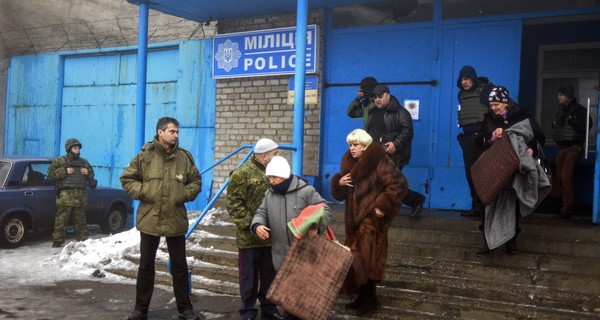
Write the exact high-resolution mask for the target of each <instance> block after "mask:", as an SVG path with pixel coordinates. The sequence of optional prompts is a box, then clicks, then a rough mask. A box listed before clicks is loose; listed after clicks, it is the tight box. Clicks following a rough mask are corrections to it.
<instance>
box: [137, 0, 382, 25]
mask: <svg viewBox="0 0 600 320" xmlns="http://www.w3.org/2000/svg"><path fill="white" fill-rule="evenodd" d="M127 1H128V2H130V3H132V4H135V5H139V3H140V2H142V1H143V0H127ZM373 2H381V0H309V1H308V9H309V10H311V9H321V8H335V7H344V6H351V5H358V4H365V3H373ZM148 5H149V8H150V9H152V10H156V11H160V12H162V13H166V14H170V15H174V16H177V17H181V18H185V19H188V20H192V21H198V22H208V21H214V20H226V19H240V18H247V17H255V16H264V15H279V14H293V13H296V9H297V1H296V0H150V1H148Z"/></svg>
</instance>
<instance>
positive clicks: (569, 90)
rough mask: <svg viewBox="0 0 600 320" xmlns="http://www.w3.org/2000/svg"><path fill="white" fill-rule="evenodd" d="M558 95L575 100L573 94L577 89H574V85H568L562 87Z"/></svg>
mask: <svg viewBox="0 0 600 320" xmlns="http://www.w3.org/2000/svg"><path fill="white" fill-rule="evenodd" d="M558 93H560V94H562V95H563V96H565V97H567V98H569V99H570V98H573V94H574V93H575V89H574V88H573V86H572V85H570V84H568V85H566V86H564V87H560V88H559V89H558Z"/></svg>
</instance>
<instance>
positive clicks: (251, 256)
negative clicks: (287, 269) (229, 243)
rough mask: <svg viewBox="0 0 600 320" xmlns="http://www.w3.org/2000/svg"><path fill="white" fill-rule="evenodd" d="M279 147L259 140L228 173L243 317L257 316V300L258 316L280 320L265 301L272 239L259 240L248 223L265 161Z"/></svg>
mask: <svg viewBox="0 0 600 320" xmlns="http://www.w3.org/2000/svg"><path fill="white" fill-rule="evenodd" d="M278 147H279V146H278V145H277V144H276V143H275V142H273V140H271V139H260V140H258V142H257V143H256V146H255V147H254V155H253V156H252V157H251V158H250V160H248V161H247V162H246V163H244V164H243V165H242V166H240V167H239V168H238V169H236V170H235V171H233V172H231V175H230V181H229V185H228V186H227V211H228V212H229V214H230V215H231V217H232V218H233V222H235V224H236V226H237V233H236V242H237V246H238V268H239V284H240V296H241V298H242V304H241V305H240V308H239V313H240V316H241V318H242V319H256V317H257V315H258V311H257V310H256V308H254V305H255V304H256V300H257V299H258V300H259V301H260V308H261V313H262V315H261V319H283V316H282V315H281V314H279V312H278V311H277V307H276V306H275V305H274V304H273V303H272V302H270V301H269V300H267V297H266V296H267V291H268V290H269V287H270V286H271V282H273V278H274V277H275V273H276V271H275V268H274V267H273V259H272V256H271V240H261V239H259V238H258V237H256V236H255V235H253V234H252V233H251V232H250V222H251V221H252V218H253V217H254V214H255V213H256V209H258V207H260V204H261V203H262V201H263V198H264V196H265V192H266V191H267V189H268V188H269V186H270V185H269V179H268V178H267V176H266V175H265V168H266V166H267V164H268V163H269V162H270V161H271V159H273V157H274V156H276V155H277V154H278V150H277V148H278Z"/></svg>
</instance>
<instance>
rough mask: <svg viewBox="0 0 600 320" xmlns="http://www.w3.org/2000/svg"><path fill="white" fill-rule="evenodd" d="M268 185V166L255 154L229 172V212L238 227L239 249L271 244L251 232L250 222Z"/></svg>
mask: <svg viewBox="0 0 600 320" xmlns="http://www.w3.org/2000/svg"><path fill="white" fill-rule="evenodd" d="M269 186H270V184H269V179H268V178H267V176H266V175H265V166H263V165H262V164H260V163H259V162H258V161H256V159H255V158H254V157H252V158H251V159H250V160H249V161H246V163H244V164H243V165H242V166H240V167H239V168H238V169H236V170H234V171H232V172H231V174H230V177H229V185H228V186H227V211H228V212H229V215H231V218H232V219H233V222H235V225H236V226H237V231H236V237H235V238H236V242H237V246H238V248H240V249H244V248H254V247H270V246H271V240H266V241H265V240H261V239H260V238H259V237H257V236H255V235H253V234H252V232H250V222H251V221H252V218H253V217H254V215H255V214H256V209H258V207H259V206H260V204H261V203H262V201H263V198H264V197H265V192H266V191H267V189H269Z"/></svg>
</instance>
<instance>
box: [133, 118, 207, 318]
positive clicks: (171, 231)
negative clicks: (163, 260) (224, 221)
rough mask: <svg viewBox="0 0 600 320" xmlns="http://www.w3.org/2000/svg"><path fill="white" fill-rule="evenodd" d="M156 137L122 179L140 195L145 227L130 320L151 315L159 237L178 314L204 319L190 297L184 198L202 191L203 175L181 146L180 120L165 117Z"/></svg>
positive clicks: (142, 226)
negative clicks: (166, 254) (165, 252)
mask: <svg viewBox="0 0 600 320" xmlns="http://www.w3.org/2000/svg"><path fill="white" fill-rule="evenodd" d="M156 133H157V134H156V136H154V140H153V141H152V142H148V143H146V144H144V146H143V147H142V151H140V152H139V153H138V154H137V155H136V156H135V157H134V158H133V160H131V162H130V163H129V165H128V166H127V168H126V169H125V171H123V174H122V175H121V184H122V185H123V189H124V190H125V192H127V194H128V195H129V196H130V197H131V198H132V199H134V200H140V205H139V208H138V210H137V221H136V227H137V229H138V230H139V231H140V237H141V240H140V266H139V269H138V276H137V284H136V299H135V309H134V311H133V312H131V313H130V314H129V317H128V318H127V319H128V320H139V319H147V318H148V308H149V306H150V300H151V299H152V291H153V290H154V276H155V269H154V263H155V259H156V250H157V249H158V245H159V243H160V238H161V237H163V236H164V237H165V238H166V242H167V247H168V250H169V259H170V261H171V274H172V276H173V292H174V294H175V300H176V301H177V311H179V319H186V320H197V319H200V318H199V317H198V315H196V313H194V310H193V307H192V303H191V301H190V294H189V292H190V288H189V283H188V266H187V261H186V258H185V234H186V232H187V230H188V227H189V221H188V218H187V211H186V209H185V206H184V203H186V202H189V201H193V200H194V199H195V198H196V196H198V194H199V193H200V189H201V186H202V178H201V176H200V172H199V171H198V169H197V168H196V165H195V164H194V159H193V157H192V155H191V154H190V153H189V152H188V151H187V150H185V149H183V148H180V147H179V144H178V140H179V122H178V121H177V120H176V119H174V118H170V117H163V118H160V119H159V120H158V123H157V124H156Z"/></svg>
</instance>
